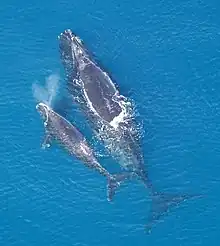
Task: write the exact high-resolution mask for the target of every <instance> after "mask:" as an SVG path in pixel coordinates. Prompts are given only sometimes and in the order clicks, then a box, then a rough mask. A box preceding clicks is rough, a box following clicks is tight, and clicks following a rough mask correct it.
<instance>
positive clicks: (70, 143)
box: [36, 102, 126, 201]
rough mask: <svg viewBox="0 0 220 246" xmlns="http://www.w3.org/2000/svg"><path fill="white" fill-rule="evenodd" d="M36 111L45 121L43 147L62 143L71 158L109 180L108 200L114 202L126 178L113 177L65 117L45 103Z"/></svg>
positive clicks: (40, 104) (37, 106)
mask: <svg viewBox="0 0 220 246" xmlns="http://www.w3.org/2000/svg"><path fill="white" fill-rule="evenodd" d="M36 109H37V111H38V112H39V114H40V115H41V117H42V119H43V120H44V128H45V132H46V134H45V139H44V141H43V144H42V147H43V148H45V147H49V146H50V144H51V142H52V140H56V141H57V142H58V143H60V144H61V145H62V146H63V147H64V148H65V149H66V150H67V151H68V152H69V154H70V155H71V156H75V157H76V158H77V159H79V160H80V161H82V162H83V163H84V164H85V165H86V166H87V167H89V168H91V169H94V170H96V171H98V172H99V173H100V174H102V175H103V176H105V177H106V178H107V180H108V195H107V197H108V200H109V201H110V200H112V197H113V195H114V192H115V189H116V188H117V187H118V186H119V185H120V181H122V180H123V179H124V178H126V177H125V176H124V175H122V174H120V175H111V174H110V173H109V172H108V171H107V170H106V169H105V168H104V167H102V165H101V164H100V163H99V162H98V161H97V159H96V157H95V155H94V153H93V150H92V149H91V148H90V147H89V144H88V142H87V140H86V138H85V137H84V136H83V135H82V133H81V132H80V131H79V130H78V129H77V128H76V127H75V126H74V125H72V124H71V123H70V122H69V121H68V120H66V119H65V118H64V117H62V116H61V115H59V114H58V113H56V112H55V111H54V110H53V109H52V108H50V107H49V106H48V105H46V104H44V103H42V102H41V103H38V104H37V105H36Z"/></svg>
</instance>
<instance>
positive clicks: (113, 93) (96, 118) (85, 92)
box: [59, 29, 200, 232]
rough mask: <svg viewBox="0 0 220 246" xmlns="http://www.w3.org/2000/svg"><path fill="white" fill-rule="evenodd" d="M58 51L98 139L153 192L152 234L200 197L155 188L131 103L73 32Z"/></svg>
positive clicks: (73, 92)
mask: <svg viewBox="0 0 220 246" xmlns="http://www.w3.org/2000/svg"><path fill="white" fill-rule="evenodd" d="M59 48H60V56H61V61H62V63H63V66H64V70H65V73H66V77H67V86H68V89H69V92H70V94H71V95H72V98H73V101H74V103H77V104H78V106H79V107H80V108H81V110H82V111H83V112H84V114H85V115H86V117H87V119H88V122H89V123H90V125H91V127H92V129H93V131H94V132H95V133H96V136H98V138H99V139H100V140H101V141H102V142H103V143H104V145H105V147H106V148H107V149H108V151H109V153H110V154H111V155H112V156H113V157H115V159H116V160H117V161H118V162H119V163H120V165H121V167H122V169H124V170H126V171H129V172H130V173H133V174H134V173H135V174H136V175H135V176H136V177H139V178H140V179H141V180H142V181H143V183H144V185H145V186H146V187H147V188H148V189H149V191H150V194H151V197H152V200H153V204H152V207H151V211H150V214H149V218H148V223H147V225H146V228H147V231H148V232H149V231H150V230H151V227H152V226H153V224H154V222H155V221H158V220H159V219H160V217H161V216H162V215H163V214H165V213H166V212H167V211H168V210H169V209H170V207H173V206H177V205H178V204H179V203H180V202H182V201H185V200H187V199H189V198H192V197H198V195H187V194H186V195H173V194H166V193H165V194H164V193H162V192H158V191H157V190H155V189H154V187H153V185H152V182H151V181H150V179H149V177H148V173H147V172H146V169H145V165H144V157H143V151H142V148H141V144H140V137H139V133H138V130H137V126H136V123H135V121H134V117H133V116H134V115H133V108H132V104H131V103H130V102H129V100H128V99H127V98H125V97H124V96H122V95H120V93H119V90H118V89H117V88H116V86H115V84H114V83H113V80H112V79H111V77H110V75H108V74H107V73H106V72H105V71H103V69H101V68H100V66H99V65H98V64H97V62H95V61H94V60H93V58H92V55H91V54H90V52H89V51H88V50H87V49H86V48H85V46H84V44H83V41H82V40H81V39H80V38H79V37H78V36H77V35H75V34H74V33H73V32H72V31H71V30H70V29H67V30H65V31H64V32H63V33H61V34H60V35H59ZM123 110H125V111H126V114H125V116H124V119H123V120H121V121H119V122H117V124H115V122H114V121H115V119H117V116H119V115H120V114H122V113H123ZM131 177H133V175H131ZM199 196H200V195H199Z"/></svg>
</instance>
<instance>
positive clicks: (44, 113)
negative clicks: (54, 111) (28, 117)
mask: <svg viewBox="0 0 220 246" xmlns="http://www.w3.org/2000/svg"><path fill="white" fill-rule="evenodd" d="M36 110H37V111H38V113H39V114H40V116H41V118H42V119H43V121H44V122H45V123H47V122H48V116H49V111H50V108H49V107H48V106H47V105H46V104H45V103H42V102H40V103H38V104H37V105H36Z"/></svg>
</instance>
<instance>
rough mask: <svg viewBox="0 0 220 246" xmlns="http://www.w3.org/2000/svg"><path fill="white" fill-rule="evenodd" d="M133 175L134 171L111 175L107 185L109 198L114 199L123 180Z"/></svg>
mask: <svg viewBox="0 0 220 246" xmlns="http://www.w3.org/2000/svg"><path fill="white" fill-rule="evenodd" d="M132 176H133V174H132V173H121V174H114V175H111V176H109V177H108V185H107V200H108V201H112V199H113V197H114V195H115V192H116V190H117V188H118V187H119V186H120V185H121V183H122V182H123V181H125V180H127V179H130V178H131V177H132Z"/></svg>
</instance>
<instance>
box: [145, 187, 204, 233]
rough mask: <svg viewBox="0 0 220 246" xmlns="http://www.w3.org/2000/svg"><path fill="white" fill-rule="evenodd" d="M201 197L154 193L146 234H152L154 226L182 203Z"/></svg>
mask: <svg viewBox="0 0 220 246" xmlns="http://www.w3.org/2000/svg"><path fill="white" fill-rule="evenodd" d="M200 197H202V195H189V194H188V195H187V194H186V195H175V194H169V193H162V192H161V193H160V192H153V193H152V206H151V210H150V214H149V217H148V221H147V224H146V227H145V229H146V232H147V233H150V232H151V229H152V227H153V226H154V224H155V223H156V222H159V221H160V220H161V219H162V217H163V216H165V215H166V214H167V213H168V212H169V211H170V209H172V208H174V207H177V206H179V205H180V203H182V202H184V201H187V200H188V199H191V198H200Z"/></svg>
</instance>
